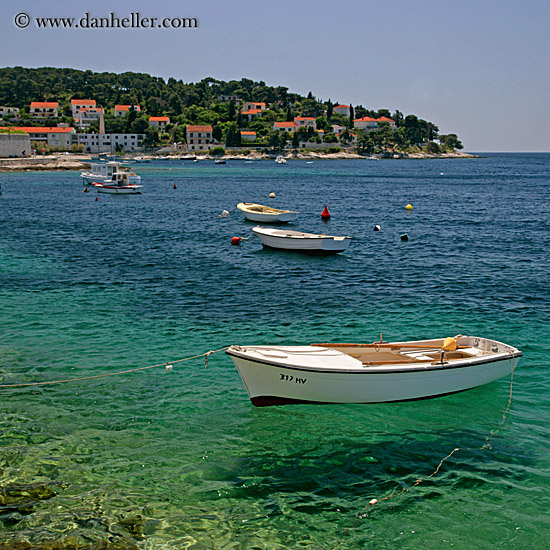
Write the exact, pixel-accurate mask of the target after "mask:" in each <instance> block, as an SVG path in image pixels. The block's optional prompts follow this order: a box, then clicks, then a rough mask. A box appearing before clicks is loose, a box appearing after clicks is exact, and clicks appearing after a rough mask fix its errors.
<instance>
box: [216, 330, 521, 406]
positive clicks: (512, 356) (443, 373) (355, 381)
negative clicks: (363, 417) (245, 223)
mask: <svg viewBox="0 0 550 550" xmlns="http://www.w3.org/2000/svg"><path fill="white" fill-rule="evenodd" d="M226 353H227V354H229V355H230V356H231V359H232V360H233V363H234V364H235V366H236V367H237V370H238V371H239V374H240V375H241V378H242V380H243V383H244V385H245V387H246V390H247V391H248V395H249V397H250V400H251V401H252V403H253V404H254V405H256V406H258V407H263V406H269V405H285V404H293V403H310V404H337V403H388V402H395V401H412V400H418V399H429V398H433V397H441V396H444V395H449V394H452V393H457V392H461V391H464V390H469V389H471V388H475V387H477V386H481V385H483V384H488V383H489V382H493V381H495V380H498V379H499V378H502V377H504V376H507V375H509V374H510V373H511V372H512V370H513V368H514V366H515V364H516V362H517V360H518V359H519V357H521V356H522V353H521V351H519V350H518V349H516V348H514V347H512V346H509V345H506V344H503V343H501V342H497V341H495V340H489V339H486V338H479V337H476V336H461V335H459V336H456V337H455V338H437V339H433V340H417V341H411V342H392V343H386V342H375V343H373V344H312V345H310V346H231V347H229V348H228V349H227V350H226Z"/></svg>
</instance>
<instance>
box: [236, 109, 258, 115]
mask: <svg viewBox="0 0 550 550" xmlns="http://www.w3.org/2000/svg"><path fill="white" fill-rule="evenodd" d="M261 112H262V110H261V109H249V110H248V111H242V112H241V114H242V115H257V114H258V113H261Z"/></svg>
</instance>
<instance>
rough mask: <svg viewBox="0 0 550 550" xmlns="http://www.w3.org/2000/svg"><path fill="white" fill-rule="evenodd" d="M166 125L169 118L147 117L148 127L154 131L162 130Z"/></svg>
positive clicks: (168, 122)
mask: <svg viewBox="0 0 550 550" xmlns="http://www.w3.org/2000/svg"><path fill="white" fill-rule="evenodd" d="M167 124H170V117H169V116H150V117H149V126H152V127H153V128H155V129H156V130H164V128H166V125H167Z"/></svg>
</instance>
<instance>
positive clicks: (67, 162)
mask: <svg viewBox="0 0 550 550" xmlns="http://www.w3.org/2000/svg"><path fill="white" fill-rule="evenodd" d="M283 156H284V157H285V158H286V159H288V160H293V159H297V160H325V159H326V160H328V159H340V160H346V159H365V158H373V159H374V158H376V159H378V158H383V159H395V160H402V159H471V158H479V155H472V154H470V153H461V152H453V153H438V154H431V153H408V154H407V153H389V154H385V155H380V156H378V155H377V156H374V157H365V156H364V155H358V154H357V153H350V152H347V151H339V152H337V153H324V152H316V151H304V152H301V151H300V152H292V153H287V154H286V155H283ZM145 158H150V159H155V158H158V157H157V156H155V155H151V156H149V157H145ZM163 158H166V159H174V160H178V159H179V158H180V157H179V156H173V157H172V156H168V157H163ZM197 158H200V159H204V160H207V159H208V160H213V159H215V158H219V157H214V156H209V155H199V156H197ZM221 158H223V159H226V160H272V159H273V158H275V157H274V156H273V155H269V154H266V153H259V152H253V153H250V154H249V155H225V156H224V157H221ZM124 160H125V159H124V158H123V159H122V160H121V162H124ZM126 160H131V159H130V158H127V159H126ZM90 164H91V158H90V156H89V155H67V156H53V155H49V156H48V155H47V156H39V157H32V158H3V159H2V158H0V172H34V171H46V170H88V169H89V168H90Z"/></svg>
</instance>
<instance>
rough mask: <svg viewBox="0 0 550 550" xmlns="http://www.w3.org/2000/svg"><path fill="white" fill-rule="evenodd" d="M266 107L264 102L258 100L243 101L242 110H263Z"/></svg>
mask: <svg viewBox="0 0 550 550" xmlns="http://www.w3.org/2000/svg"><path fill="white" fill-rule="evenodd" d="M266 109H267V106H266V104H265V103H262V102H258V101H246V102H245V103H243V111H253V110H258V111H265V110H266Z"/></svg>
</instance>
